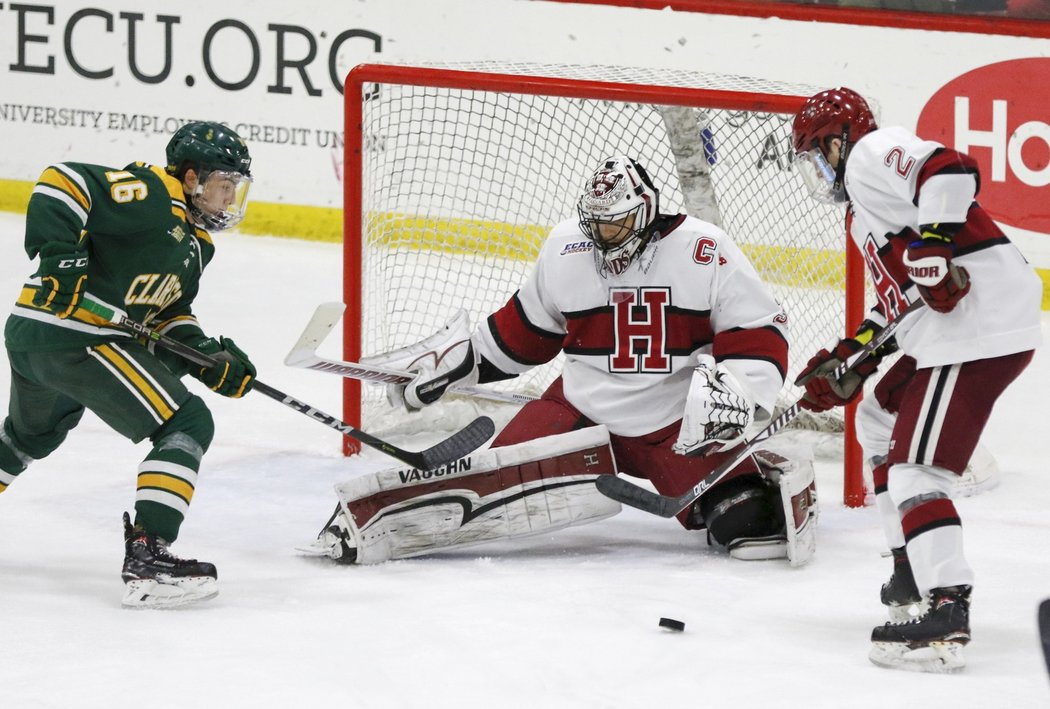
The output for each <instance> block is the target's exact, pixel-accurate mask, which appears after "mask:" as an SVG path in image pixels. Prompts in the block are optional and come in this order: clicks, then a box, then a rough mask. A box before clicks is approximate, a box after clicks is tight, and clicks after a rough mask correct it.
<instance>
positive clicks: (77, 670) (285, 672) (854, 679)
mask: <svg viewBox="0 0 1050 709" xmlns="http://www.w3.org/2000/svg"><path fill="white" fill-rule="evenodd" d="M22 228H23V218H22V216H20V215H13V214H3V213H0V236H2V242H0V297H2V298H6V302H13V300H14V298H15V295H16V293H17V291H18V287H19V284H20V283H21V279H22V278H23V277H24V276H25V275H26V274H28V273H29V272H30V271H31V269H30V268H29V264H28V262H27V261H26V259H25V254H24V252H23V251H22ZM216 243H217V254H216V258H215V261H214V262H213V263H212V265H211V266H210V267H209V270H208V272H207V274H206V276H205V279H204V284H203V288H202V295H201V296H200V298H199V300H198V307H197V310H198V314H199V316H200V318H201V321H202V323H203V324H204V326H205V328H206V329H207V330H208V331H209V332H211V333H215V334H225V335H227V336H232V337H234V338H235V339H236V340H237V343H238V344H239V345H240V346H241V347H242V348H243V349H245V350H246V351H247V352H248V353H250V354H251V355H252V357H253V359H254V361H255V362H256V364H257V365H258V367H259V371H260V376H261V378H262V379H263V380H264V381H266V382H268V383H270V384H271V385H273V386H276V387H278V388H280V389H282V390H284V391H286V392H288V393H290V394H292V395H293V396H296V397H298V398H300V399H302V400H304V401H307V402H309V403H311V404H313V405H315V406H318V407H320V408H322V409H325V410H326V411H328V412H329V413H333V414H338V413H339V380H338V379H337V378H335V377H332V376H330V375H326V374H321V373H317V372H309V371H303V370H293V369H289V368H286V367H284V366H283V364H282V361H283V358H284V355H285V353H286V352H287V349H288V348H289V347H290V346H291V345H292V343H293V342H294V341H295V338H296V337H297V336H298V334H299V331H300V329H301V328H302V327H303V325H305V323H306V321H307V319H308V318H309V316H310V314H311V313H312V312H313V308H314V306H315V305H316V304H318V303H320V302H323V301H327V300H338V299H339V297H340V278H341V276H340V270H341V257H340V252H339V248H338V247H337V246H335V245H329V244H316V243H303V242H294V241H287V240H280V239H267V238H258V237H254V238H253V237H241V236H237V235H222V234H219V235H218V236H217V237H216ZM5 294H6V295H5ZM1044 331H1046V332H1047V334H1048V335H1050V318H1048V316H1046V315H1044ZM326 344H328V343H326ZM334 354H338V352H335V353H334ZM1048 375H1050V357H1048V355H1047V353H1046V351H1045V350H1043V351H1041V352H1039V353H1038V354H1037V356H1036V359H1035V362H1034V364H1033V365H1032V367H1030V368H1029V370H1028V371H1027V372H1026V373H1025V374H1024V375H1023V378H1022V380H1021V381H1019V382H1018V383H1017V384H1015V386H1013V387H1012V388H1011V389H1010V390H1009V391H1008V392H1007V393H1006V395H1005V397H1004V399H1003V400H1002V401H1001V403H1000V405H999V407H998V409H997V411H996V412H995V415H994V416H993V419H992V421H991V423H990V425H989V427H988V431H987V435H986V437H985V444H986V445H987V446H988V448H989V449H990V450H991V451H992V452H993V453H994V454H995V456H996V457H997V458H998V461H999V465H1000V467H1001V468H1002V470H1003V478H1002V482H1001V484H1000V485H999V486H998V487H997V488H996V489H994V490H992V491H990V492H987V493H984V494H982V495H979V496H976V497H972V498H966V499H962V500H960V501H958V503H957V504H958V508H959V511H960V513H961V515H962V518H963V521H964V529H965V533H966V544H967V553H968V557H969V560H970V562H971V564H972V565H973V566H974V568H975V570H976V573H977V586H976V590H975V593H974V605H973V636H974V641H973V643H972V644H971V645H970V647H969V648H967V657H968V662H969V666H968V667H967V669H966V670H965V672H964V673H963V674H961V675H956V676H933V675H921V674H912V673H905V672H892V671H887V670H882V669H879V668H876V667H874V666H873V665H871V663H869V662H868V660H867V649H868V636H869V633H870V631H871V628H872V626H873V625H874V624H876V623H880V622H882V621H883V620H884V613H883V609H882V607H881V605H880V604H879V600H878V591H879V585H880V584H881V583H882V582H883V581H884V580H885V579H886V577H887V576H888V574H889V571H890V561H889V560H888V559H882V558H880V556H879V555H880V552H881V551H882V550H883V546H884V545H883V541H882V533H881V531H880V528H879V525H878V520H877V518H876V515H875V511H874V509H872V508H865V509H859V510H854V509H846V508H844V507H843V506H842V503H841V472H840V470H841V465H840V464H839V463H837V462H834V461H818V481H819V484H820V488H821V494H822V501H823V509H822V516H821V519H820V530H819V541H818V550H817V556H816V558H815V560H814V562H813V563H812V564H811V565H809V566H808V567H805V568H802V569H791V568H789V567H788V565H787V564H786V562H740V561H735V560H730V559H728V558H726V557H725V556H724V555H723V554H722V553H719V552H717V551H715V550H713V549H709V548H708V547H707V546H706V545H705V542H704V538H703V535H702V534H700V533H689V532H686V531H684V530H682V529H680V528H679V527H678V526H677V524H676V523H674V522H673V521H670V520H664V519H659V518H656V517H651V516H647V515H645V514H643V513H641V512H636V511H634V510H625V511H624V512H623V513H622V514H620V515H619V516H617V517H613V518H612V519H610V520H606V521H603V522H599V523H597V524H593V525H590V526H585V527H580V528H576V529H571V530H567V531H564V532H560V533H556V534H552V535H550V536H549V537H540V538H533V539H526V540H522V541H521V542H520V543H517V544H512V543H503V544H497V545H491V546H486V547H474V548H472V549H468V550H462V551H459V552H455V553H452V552H449V553H445V554H440V555H435V556H434V557H429V558H422V559H415V560H408V561H400V562H394V563H388V564H384V565H381V566H376V567H365V568H353V567H351V568H344V567H337V566H334V565H331V564H329V563H325V562H321V561H317V560H310V559H304V558H301V557H298V556H296V555H295V553H294V552H293V549H292V548H293V546H294V545H296V544H299V543H302V542H304V541H308V540H310V539H312V538H313V537H314V536H315V535H316V533H317V531H318V529H319V528H320V526H321V525H322V524H323V523H324V521H325V520H326V519H327V517H328V514H329V513H330V511H331V509H332V508H333V506H334V504H335V495H334V493H333V492H332V489H331V488H332V485H333V484H334V483H336V482H338V481H341V480H344V479H346V478H348V477H351V476H354V475H359V474H362V473H364V472H366V471H369V470H375V469H378V468H380V467H385V466H388V465H391V461H390V460H389V459H387V458H385V457H384V456H383V455H382V454H379V453H375V452H369V453H366V454H365V455H362V456H359V457H356V458H350V459H345V458H343V457H341V456H340V455H339V441H338V434H335V433H333V432H332V431H331V430H329V429H327V428H325V427H324V426H322V425H320V424H317V423H315V422H311V421H310V420H309V419H307V418H306V417H304V416H301V415H298V414H296V413H295V412H293V411H290V410H288V409H286V408H284V407H282V406H280V405H279V404H277V403H276V402H273V401H270V400H267V399H265V398H264V397H262V396H254V395H252V396H249V397H247V398H246V399H242V400H239V401H230V400H225V399H222V398H221V397H218V396H215V395H214V394H212V393H210V392H207V391H206V390H203V389H202V388H201V387H196V382H193V383H192V386H194V387H195V388H194V390H195V391H197V392H198V393H201V395H202V396H204V397H205V400H206V401H207V402H208V404H209V406H210V407H211V409H212V411H213V412H214V414H215V418H216V425H217V435H216V440H215V442H214V444H213V445H212V448H211V450H210V451H209V453H208V455H207V456H206V458H205V461H204V466H203V469H202V471H201V476H200V482H199V485H198V488H197V494H196V496H195V498H194V501H193V506H192V509H191V512H190V516H189V518H188V519H187V521H186V524H185V525H184V526H183V533H182V536H181V537H180V539H179V541H178V542H177V544H176V545H175V547H174V551H175V552H177V553H181V554H182V555H184V556H196V557H199V558H201V559H205V560H208V561H212V562H214V563H215V564H216V565H217V566H218V568H219V573H220V579H221V582H222V592H221V594H220V595H219V597H218V598H217V599H215V600H214V601H210V602H208V603H206V604H202V605H200V606H198V607H196V608H189V609H185V610H182V611H167V612H150V611H126V610H122V609H121V608H120V596H121V590H122V587H121V581H120V566H121V560H122V553H123V545H122V540H121V526H120V515H121V512H122V511H124V510H130V509H131V508H132V505H133V501H134V492H135V468H136V465H137V464H138V462H139V460H140V459H141V458H142V457H143V456H144V455H145V454H146V452H147V450H148V448H147V444H140V445H138V446H133V445H132V444H131V443H129V442H128V441H126V440H125V439H123V438H121V437H120V436H119V435H118V434H116V433H114V432H112V431H111V430H109V429H108V428H107V427H106V426H105V425H104V424H102V423H101V422H100V421H99V420H98V419H96V418H94V417H93V416H92V415H90V414H89V415H88V416H86V417H85V419H84V421H83V423H82V424H81V425H80V426H79V427H78V428H77V429H76V430H75V431H73V433H72V434H71V435H70V436H69V439H68V440H67V441H66V443H65V445H64V446H63V447H62V448H61V449H59V451H57V452H56V453H54V454H53V455H52V456H51V457H49V458H47V459H46V460H42V461H38V462H37V463H36V464H34V465H33V466H32V467H31V468H30V470H29V471H27V472H26V473H25V474H24V475H23V476H21V478H20V479H19V480H17V481H16V483H15V484H14V485H12V486H11V488H10V489H9V490H8V491H7V492H6V493H5V494H3V495H2V496H0V589H2V594H0V687H2V689H0V706H3V707H5V708H11V709H25V708H36V707H56V708H62V709H65V708H67V707H78V708H83V709H88V708H93V707H100V708H101V707H105V708H107V709H108V708H110V707H114V706H131V705H136V706H148V707H151V708H155V709H163V708H167V707H188V706H199V707H204V708H206V709H207V708H210V707H224V708H234V709H238V708H240V707H250V708H252V709H255V708H260V709H261V708H268V707H325V706H339V707H347V708H350V707H353V708H355V709H356V708H359V707H377V708H382V709H387V708H394V707H411V708H413V709H421V708H425V707H456V708H457V709H461V708H465V707H506V708H515V707H530V708H538V707H544V708H550V707H570V708H576V707H586V708H589V707H616V708H624V707H646V708H650V707H664V706H695V707H705V706H707V707H739V708H750V707H763V708H770V707H776V708H779V709H794V708H796V707H800V708H802V707H815V708H816V707H835V708H836V709H839V708H853V707H871V708H873V709H876V708H877V709H886V707H893V706H920V707H928V708H930V709H934V708H938V707H957V708H969V707H977V708H980V709H992V708H998V707H1009V708H1010V709H1019V708H1021V707H1045V706H1048V705H1050V682H1048V678H1047V676H1046V671H1045V668H1044V666H1043V661H1042V658H1041V656H1040V645H1039V641H1038V638H1037V635H1036V622H1035V618H1036V608H1037V605H1038V603H1039V601H1040V600H1042V599H1043V598H1045V597H1047V596H1050V554H1048V553H1047V547H1048V544H1050V471H1048V470H1047V460H1048V457H1050V456H1048V452H1050V446H1048V443H1047V432H1048V426H1047V423H1046V420H1047V417H1046V401H1047V398H1048ZM0 379H2V384H3V388H4V389H6V388H7V383H8V381H9V373H8V370H7V367H3V368H0ZM434 440H435V438H434V437H433V436H430V437H422V438H415V439H408V438H400V439H398V440H396V441H395V442H396V443H398V444H399V445H402V446H404V447H409V446H412V447H420V448H421V447H424V446H425V445H427V444H429V443H432V442H434ZM662 616H664V617H671V618H676V619H678V620H681V621H684V622H685V623H686V628H687V629H686V631H685V632H684V633H680V634H670V633H667V632H664V631H661V629H660V628H659V627H658V625H657V623H658V621H659V619H660V617H662Z"/></svg>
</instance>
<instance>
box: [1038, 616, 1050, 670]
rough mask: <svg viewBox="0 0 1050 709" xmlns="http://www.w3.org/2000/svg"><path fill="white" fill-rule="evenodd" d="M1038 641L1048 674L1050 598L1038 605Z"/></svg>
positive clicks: (1049, 668)
mask: <svg viewBox="0 0 1050 709" xmlns="http://www.w3.org/2000/svg"><path fill="white" fill-rule="evenodd" d="M1039 640H1040V641H1041V642H1042V643H1043V659H1044V660H1046V671H1047V672H1050V598H1048V599H1046V600H1045V601H1043V602H1042V603H1040V604H1039Z"/></svg>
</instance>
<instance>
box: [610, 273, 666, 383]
mask: <svg viewBox="0 0 1050 709" xmlns="http://www.w3.org/2000/svg"><path fill="white" fill-rule="evenodd" d="M609 304H610V305H612V307H613V328H614V331H615V332H614V338H615V343H616V344H615V350H614V352H613V354H611V355H609V371H610V372H670V371H671V358H670V357H669V356H668V355H667V341H666V337H667V307H668V306H669V305H670V304H671V289H670V288H611V289H610V290H609Z"/></svg>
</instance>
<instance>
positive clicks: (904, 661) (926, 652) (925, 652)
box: [868, 642, 966, 673]
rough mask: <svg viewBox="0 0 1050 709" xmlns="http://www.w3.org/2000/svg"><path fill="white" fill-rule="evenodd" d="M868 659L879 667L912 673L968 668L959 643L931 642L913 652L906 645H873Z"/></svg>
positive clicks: (944, 671)
mask: <svg viewBox="0 0 1050 709" xmlns="http://www.w3.org/2000/svg"><path fill="white" fill-rule="evenodd" d="M868 659H869V660H871V661H872V662H873V663H874V664H876V665H878V666H879V667H886V668H888V669H891V670H908V671H910V672H932V673H951V672H958V671H959V670H961V669H962V668H964V667H965V666H966V658H965V657H964V656H963V645H962V643H957V642H931V643H930V644H929V645H927V646H926V647H920V648H916V649H914V650H911V649H909V648H908V646H907V645H905V644H904V643H879V642H876V643H872V644H871V652H870V653H868Z"/></svg>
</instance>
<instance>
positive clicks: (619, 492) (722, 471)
mask: <svg viewBox="0 0 1050 709" xmlns="http://www.w3.org/2000/svg"><path fill="white" fill-rule="evenodd" d="M923 305H924V303H923V301H922V300H917V301H915V302H914V303H912V304H911V305H909V306H908V307H907V308H905V309H904V311H903V312H901V314H900V315H898V316H897V318H896V319H894V320H893V322H891V323H887V325H886V327H884V328H883V329H882V330H881V331H879V333H878V334H877V335H875V336H874V337H873V338H871V341H870V342H868V344H866V345H864V347H862V348H861V349H860V350H858V351H857V353H856V354H854V355H853V356H852V357H851V358H850V359H849V360H847V361H845V362H843V363H841V364H840V365H839V366H838V367H836V368H835V371H834V372H833V373H832V376H833V377H834V378H835V379H841V378H842V376H843V375H844V374H846V373H847V372H849V371H851V370H853V369H854V368H855V367H856V366H857V365H859V364H860V363H861V362H863V361H864V360H865V359H867V358H868V356H869V355H870V354H871V353H872V352H874V351H875V350H877V349H878V348H879V347H882V345H884V344H885V343H886V342H887V341H888V340H889V339H890V338H891V337H893V333H894V331H895V330H896V329H897V325H898V324H899V323H900V322H901V320H902V319H903V318H904V317H905V316H906V315H908V314H909V313H912V312H914V311H916V310H918V309H919V308H921V307H922V306H923ZM801 402H802V398H801V397H800V398H799V399H798V400H797V401H795V403H793V404H792V405H791V406H789V407H788V408H787V409H785V410H784V411H783V412H782V413H781V414H780V415H779V416H777V417H776V418H775V419H773V421H772V422H771V423H770V424H769V425H768V426H766V427H765V428H764V429H762V430H761V431H759V432H758V433H757V434H756V435H755V437H754V438H752V439H751V440H749V441H748V442H747V443H746V444H745V445H743V446H741V447H740V449H739V451H738V452H737V454H736V455H734V456H733V457H732V458H731V459H729V460H727V461H726V462H724V463H723V464H722V465H719V466H718V467H717V468H715V469H714V470H712V471H711V472H709V473H708V474H707V475H705V476H704V477H703V478H701V479H700V481H699V482H698V483H696V485H693V487H692V488H690V489H689V490H687V491H686V492H684V493H683V494H681V495H679V496H677V497H670V496H667V495H661V494H659V493H656V492H652V491H651V490H646V489H645V488H644V487H639V486H638V485H635V484H634V483H630V482H628V481H627V480H624V479H623V478H620V477H617V476H615V475H602V476H600V477H599V478H598V479H597V480H596V481H595V485H597V486H598V490H599V491H600V492H601V493H602V494H603V495H605V496H606V497H611V498H612V499H614V500H617V501H619V502H622V503H623V504H625V505H630V506H631V507H635V508H637V509H639V510H643V511H645V512H649V513H651V514H654V515H659V516H660V517H674V516H675V515H676V514H678V513H679V512H681V511H682V510H684V509H685V508H686V507H688V506H689V505H691V504H693V503H694V502H696V501H697V499H699V498H700V496H701V495H703V494H704V493H705V492H707V491H708V490H709V489H710V488H711V486H713V485H714V484H715V483H717V482H718V481H719V480H721V479H722V478H723V477H725V476H726V475H727V474H728V473H729V471H731V470H732V469H733V468H735V467H736V466H737V465H739V464H740V462H741V461H743V460H744V459H745V458H747V457H748V456H749V455H751V452H752V451H753V450H754V449H755V448H756V447H757V446H758V444H759V443H761V442H762V441H765V440H767V439H768V438H770V437H772V436H773V435H774V434H775V433H777V432H778V431H780V429H782V428H784V426H786V425H787V424H788V423H790V422H791V420H792V419H794V418H795V417H796V416H798V414H799V411H801V410H802V407H801V405H800V404H801Z"/></svg>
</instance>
